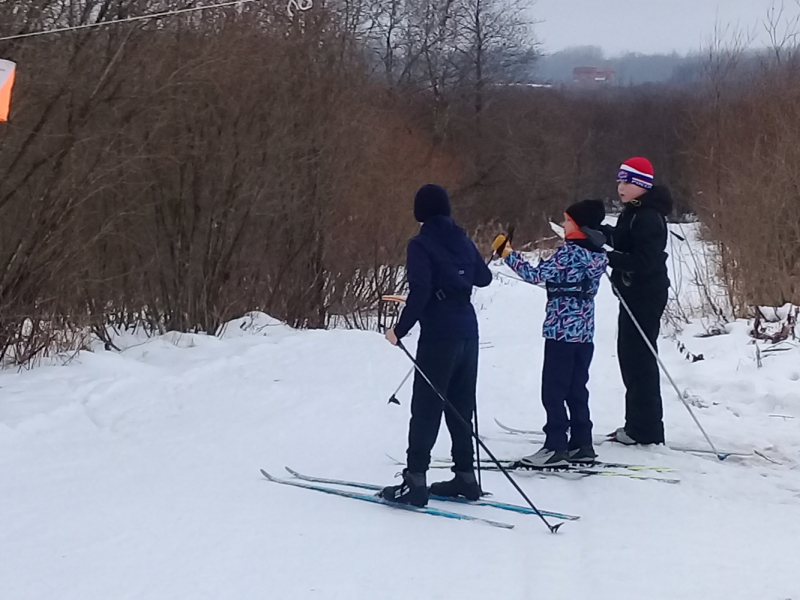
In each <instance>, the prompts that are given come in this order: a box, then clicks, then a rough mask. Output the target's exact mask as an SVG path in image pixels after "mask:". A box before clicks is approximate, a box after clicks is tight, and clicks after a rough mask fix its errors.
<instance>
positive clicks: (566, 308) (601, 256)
mask: <svg viewBox="0 0 800 600" xmlns="http://www.w3.org/2000/svg"><path fill="white" fill-rule="evenodd" d="M583 246H584V244H581V243H580V242H575V241H572V240H569V241H567V243H566V244H564V245H563V246H561V247H559V248H558V250H556V251H555V253H554V254H553V256H551V257H550V258H549V259H547V260H545V261H542V262H540V263H539V264H538V265H536V266H535V267H534V266H533V265H531V264H530V263H528V262H527V261H526V260H525V259H524V258H522V256H521V255H519V254H518V253H516V252H512V253H511V254H509V255H508V256H507V257H506V264H507V265H508V266H509V267H511V268H512V269H513V270H514V272H515V273H517V275H519V276H520V277H522V279H524V280H525V281H527V282H528V283H533V284H537V283H542V282H545V283H546V282H550V283H556V284H558V283H562V284H563V283H575V284H580V283H581V282H582V281H583V280H584V279H585V278H588V280H589V281H588V282H587V283H588V290H587V291H588V296H589V298H588V299H582V298H576V297H563V296H562V297H560V298H552V299H550V300H548V301H547V314H546V316H545V319H544V327H543V332H542V335H544V337H545V338H546V339H550V340H557V341H563V342H580V343H586V342H591V341H592V340H593V339H594V297H595V295H597V290H598V288H599V287H600V278H601V277H602V276H603V273H605V270H606V266H607V265H608V258H606V254H605V252H601V251H593V250H589V249H587V248H585V247H583Z"/></svg>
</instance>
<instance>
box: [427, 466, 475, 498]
mask: <svg viewBox="0 0 800 600" xmlns="http://www.w3.org/2000/svg"><path fill="white" fill-rule="evenodd" d="M454 475H455V476H454V477H453V478H452V479H451V480H450V481H437V482H436V483H432V484H431V488H430V493H431V495H432V496H444V497H446V498H466V499H467V500H472V501H473V502H474V501H475V500H478V499H479V498H480V497H481V495H483V492H482V491H481V488H480V486H479V485H478V481H477V480H476V479H475V473H474V472H473V471H464V472H458V471H457V472H456V473H455V474H454Z"/></svg>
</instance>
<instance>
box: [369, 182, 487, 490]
mask: <svg viewBox="0 0 800 600" xmlns="http://www.w3.org/2000/svg"><path fill="white" fill-rule="evenodd" d="M414 217H415V218H416V219H417V221H419V222H420V223H422V227H421V228H420V232H419V234H417V235H416V236H414V237H413V238H412V239H411V240H410V241H409V243H408V251H407V260H406V276H407V279H408V286H409V293H408V298H407V299H406V305H405V308H404V309H403V312H402V314H401V315H400V318H399V320H398V322H397V325H396V326H395V327H394V328H393V329H390V330H388V331H387V332H386V339H387V340H389V342H391V343H392V344H397V341H398V340H400V339H402V338H403V337H405V336H406V335H407V334H408V332H409V331H410V330H411V328H412V327H413V326H414V325H415V324H416V323H419V325H420V337H419V343H418V344H417V356H416V360H417V364H418V365H419V367H420V369H421V370H422V371H423V372H424V373H425V374H426V375H427V376H428V378H429V379H430V380H431V382H432V383H433V384H434V385H435V386H436V387H437V389H438V390H439V391H441V392H442V393H443V394H444V395H445V397H446V398H447V399H448V400H449V401H450V403H451V404H452V405H453V407H454V408H455V409H456V410H457V411H458V413H459V414H460V415H461V417H463V419H464V420H465V421H466V422H467V423H470V428H467V426H466V425H465V424H464V423H463V422H461V421H460V420H459V419H458V417H457V416H456V415H454V414H450V410H446V409H445V407H444V405H443V402H442V400H441V399H440V398H439V397H438V395H437V394H436V392H435V391H434V390H433V389H432V388H431V386H430V385H429V384H428V383H427V382H426V381H425V379H424V378H423V377H421V376H420V374H419V373H415V376H414V390H413V396H412V399H411V421H410V423H409V428H408V452H407V467H406V469H405V470H404V471H403V482H402V483H401V484H400V485H394V486H390V487H386V488H384V489H383V490H382V491H381V492H380V496H381V497H382V498H384V499H386V500H389V501H392V502H398V503H403V504H412V505H415V506H425V505H426V504H427V503H428V493H429V491H428V488H427V484H426V473H427V471H428V466H429V464H430V460H431V450H432V449H433V445H434V443H435V442H436V437H437V435H438V433H439V425H440V423H441V418H442V412H443V411H444V413H445V422H446V424H447V429H448V430H449V432H450V437H451V439H452V457H453V462H454V467H453V471H454V472H455V476H454V478H453V479H452V480H450V481H446V482H440V483H434V484H433V485H432V486H431V489H430V493H432V494H436V495H444V496H463V497H465V498H469V499H471V500H477V499H478V498H479V497H480V494H481V490H480V487H479V486H478V483H477V481H476V479H475V472H474V467H473V447H472V433H471V423H472V417H473V414H474V412H475V389H476V383H477V376H478V320H477V317H476V316H475V309H474V308H473V306H472V302H471V296H472V288H473V287H475V286H477V287H485V286H487V285H489V283H491V281H492V273H491V271H489V268H488V267H487V265H486V263H485V262H484V260H483V258H482V257H481V255H480V253H479V252H478V249H477V248H476V247H475V244H474V243H473V242H472V240H470V239H469V237H467V234H466V233H465V231H464V230H463V229H462V228H461V227H459V226H458V225H457V224H456V223H455V221H454V220H453V219H452V217H451V216H450V199H449V197H448V194H447V191H446V190H445V189H444V188H443V187H441V186H439V185H434V184H428V185H424V186H422V187H421V188H420V189H419V191H418V192H417V194H416V196H415V198H414Z"/></svg>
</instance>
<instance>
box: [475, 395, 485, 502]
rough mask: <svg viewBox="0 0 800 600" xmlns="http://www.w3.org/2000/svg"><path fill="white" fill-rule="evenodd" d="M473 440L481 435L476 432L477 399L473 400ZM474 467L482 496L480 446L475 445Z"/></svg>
mask: <svg viewBox="0 0 800 600" xmlns="http://www.w3.org/2000/svg"><path fill="white" fill-rule="evenodd" d="M473 412H474V413H475V439H476V440H478V439H480V437H481V435H480V432H479V431H478V399H477V398H475V410H474V411H473ZM475 465H476V466H477V471H478V488H479V489H480V490H481V494H483V484H482V483H481V445H480V444H475Z"/></svg>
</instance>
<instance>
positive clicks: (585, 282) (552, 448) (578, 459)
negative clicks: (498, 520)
mask: <svg viewBox="0 0 800 600" xmlns="http://www.w3.org/2000/svg"><path fill="white" fill-rule="evenodd" d="M604 218H605V208H604V206H603V203H602V201H600V200H583V201H581V202H577V203H575V204H573V205H571V206H570V207H569V208H567V210H566V212H565V213H564V233H565V239H566V242H565V244H564V245H563V246H561V247H559V248H558V250H556V252H555V253H554V254H553V256H552V257H550V258H549V259H547V260H545V261H542V262H540V263H539V264H538V265H536V266H532V265H531V264H530V263H528V262H527V261H525V259H524V258H522V256H521V255H520V254H518V253H516V252H514V251H513V250H512V249H511V248H510V247H509V246H508V244H506V245H505V247H504V248H503V249H502V256H503V258H504V259H505V262H506V264H507V265H508V266H509V267H511V268H512V269H513V270H514V271H515V272H516V273H517V274H518V275H519V276H520V277H521V278H522V279H524V280H525V281H527V282H528V283H533V284H538V283H542V282H544V283H545V284H546V286H547V315H546V317H545V320H544V328H543V329H544V331H543V335H544V338H545V347H544V366H543V369H542V404H543V405H544V409H545V412H546V414H547V424H546V425H545V426H544V432H545V435H546V438H545V442H544V446H543V447H542V448H541V449H540V450H539V451H538V452H536V453H535V454H532V455H530V456H526V457H525V458H523V459H522V462H523V463H524V464H526V465H528V466H530V467H535V468H545V467H565V466H568V465H569V464H570V463H590V462H593V461H594V460H595V459H596V458H597V454H596V453H595V451H594V448H593V447H592V421H591V420H590V418H589V391H588V389H587V388H586V384H587V383H588V381H589V365H590V364H591V362H592V355H593V354H594V343H593V339H594V297H595V295H596V294H597V290H598V288H599V286H600V278H601V277H602V276H603V273H605V271H606V266H607V265H608V259H607V258H606V254H605V252H604V251H603V248H602V240H603V236H602V234H599V232H598V229H599V228H600V224H601V223H602V221H603V219H604ZM505 241H506V240H505V237H504V236H498V237H497V238H496V239H495V242H494V244H493V247H495V248H496V249H497V248H501V247H503V243H504V242H505ZM567 409H569V415H567ZM568 433H569V436H568Z"/></svg>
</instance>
